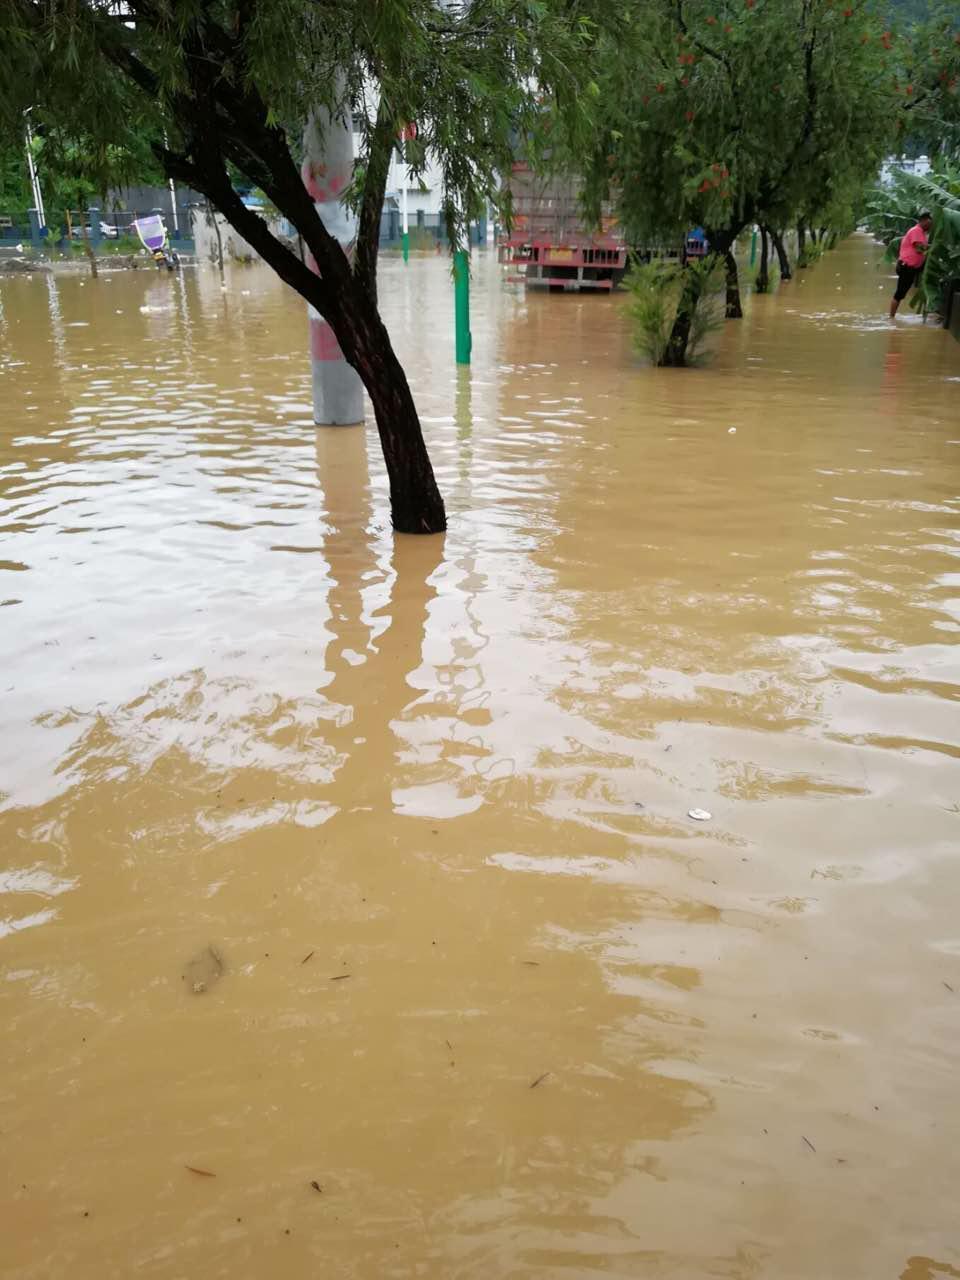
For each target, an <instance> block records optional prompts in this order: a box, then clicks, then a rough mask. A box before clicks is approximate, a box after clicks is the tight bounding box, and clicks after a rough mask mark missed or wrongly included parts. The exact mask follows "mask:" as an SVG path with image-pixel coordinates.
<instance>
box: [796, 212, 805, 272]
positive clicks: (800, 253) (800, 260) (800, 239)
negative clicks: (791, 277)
mask: <svg viewBox="0 0 960 1280" xmlns="http://www.w3.org/2000/svg"><path fill="white" fill-rule="evenodd" d="M806 252H807V229H806V227H805V226H804V225H803V223H802V222H798V223H797V266H798V267H805V266H806V265H807V264H806V263H805V262H804V257H805V255H806Z"/></svg>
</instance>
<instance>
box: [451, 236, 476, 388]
mask: <svg viewBox="0 0 960 1280" xmlns="http://www.w3.org/2000/svg"><path fill="white" fill-rule="evenodd" d="M453 287H454V304H455V310H456V318H457V364H469V363H470V349H471V347H472V346H473V338H472V337H471V335H470V255H469V254H468V253H467V251H466V250H465V249H458V250H457V252H456V253H455V254H454V255H453Z"/></svg>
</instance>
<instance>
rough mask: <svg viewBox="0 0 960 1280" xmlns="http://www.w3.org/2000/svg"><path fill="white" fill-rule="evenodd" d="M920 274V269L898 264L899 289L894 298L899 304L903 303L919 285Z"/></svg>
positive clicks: (902, 263)
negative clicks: (915, 286) (916, 285)
mask: <svg viewBox="0 0 960 1280" xmlns="http://www.w3.org/2000/svg"><path fill="white" fill-rule="evenodd" d="M919 274H920V268H919V267H908V266H907V264H906V263H905V262H898V263H897V289H896V292H895V293H894V295H893V296H894V297H895V298H896V300H897V301H898V302H902V301H903V300H904V298H905V297H906V296H907V294H908V293H909V292H910V290H911V289H912V288H913V286H914V285H915V284H916V283H917V277H918V276H919Z"/></svg>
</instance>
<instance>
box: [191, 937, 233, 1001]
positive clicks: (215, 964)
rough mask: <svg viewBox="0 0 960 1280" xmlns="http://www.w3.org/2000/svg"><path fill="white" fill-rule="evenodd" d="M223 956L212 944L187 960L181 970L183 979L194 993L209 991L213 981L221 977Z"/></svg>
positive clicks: (200, 993)
mask: <svg viewBox="0 0 960 1280" xmlns="http://www.w3.org/2000/svg"><path fill="white" fill-rule="evenodd" d="M223 971H224V964H223V956H222V955H221V954H220V952H219V951H218V950H217V948H216V947H214V946H209V947H204V948H203V950H202V951H201V952H199V953H198V954H197V955H195V956H194V957H193V959H192V960H190V961H188V963H187V967H186V968H185V969H184V972H183V980H184V982H186V984H187V987H188V988H189V990H190V991H192V992H193V994H194V995H197V996H198V995H202V994H203V992H204V991H209V990H210V988H211V987H212V986H213V985H214V983H215V982H218V981H219V980H220V979H221V978H222V977H223Z"/></svg>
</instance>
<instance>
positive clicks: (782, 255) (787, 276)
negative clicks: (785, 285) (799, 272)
mask: <svg viewBox="0 0 960 1280" xmlns="http://www.w3.org/2000/svg"><path fill="white" fill-rule="evenodd" d="M770 239H771V240H772V241H773V247H774V249H775V250H776V253H777V262H778V263H779V264H780V279H781V280H792V279H793V272H792V271H791V270H790V259H789V257H788V256H787V250H786V246H785V245H784V243H783V236H782V235H781V234H780V232H779V231H774V230H773V229H772V228H771V230H770Z"/></svg>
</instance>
